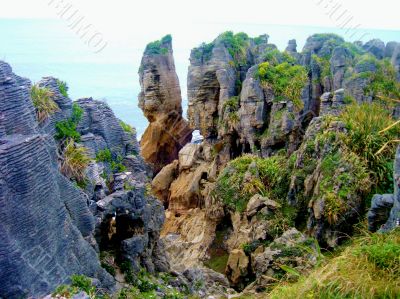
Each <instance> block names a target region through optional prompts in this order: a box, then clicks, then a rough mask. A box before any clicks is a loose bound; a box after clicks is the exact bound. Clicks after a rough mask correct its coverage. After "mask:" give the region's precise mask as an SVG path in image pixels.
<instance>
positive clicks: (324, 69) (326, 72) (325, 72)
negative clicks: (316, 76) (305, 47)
mask: <svg viewBox="0 0 400 299" xmlns="http://www.w3.org/2000/svg"><path fill="white" fill-rule="evenodd" d="M311 57H312V59H313V60H314V61H315V62H316V63H317V64H318V66H319V69H320V71H321V79H325V78H328V79H330V80H332V77H333V76H332V73H331V62H330V60H329V59H328V58H324V57H319V56H317V55H315V54H313V55H312V56H311Z"/></svg>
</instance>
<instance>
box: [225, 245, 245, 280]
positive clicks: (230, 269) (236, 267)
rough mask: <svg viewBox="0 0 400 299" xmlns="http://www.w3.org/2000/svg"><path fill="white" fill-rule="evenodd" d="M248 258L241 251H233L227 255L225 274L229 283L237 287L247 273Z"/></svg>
mask: <svg viewBox="0 0 400 299" xmlns="http://www.w3.org/2000/svg"><path fill="white" fill-rule="evenodd" d="M249 262H250V261H249V258H248V256H246V254H245V253H244V251H243V250H242V249H234V250H232V251H231V252H230V253H229V258H228V263H227V265H226V269H225V273H226V276H227V277H228V279H229V281H230V282H231V283H232V284H234V285H239V284H240V283H241V282H242V280H243V279H244V278H245V277H246V276H247V274H248V273H249V272H248V271H249Z"/></svg>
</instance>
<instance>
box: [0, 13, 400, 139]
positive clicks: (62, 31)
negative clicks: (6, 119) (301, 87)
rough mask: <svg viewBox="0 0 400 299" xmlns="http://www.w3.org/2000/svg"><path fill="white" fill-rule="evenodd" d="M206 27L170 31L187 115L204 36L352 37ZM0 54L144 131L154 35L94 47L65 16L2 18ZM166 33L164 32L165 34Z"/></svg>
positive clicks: (387, 33)
mask: <svg viewBox="0 0 400 299" xmlns="http://www.w3.org/2000/svg"><path fill="white" fill-rule="evenodd" d="M196 26H198V28H202V29H203V32H202V33H199V34H198V35H197V36H196V34H195V33H193V35H192V36H190V37H189V36H186V35H185V33H186V32H187V31H183V30H182V31H177V32H169V33H171V35H172V37H173V48H174V57H175V65H176V70H177V74H178V77H179V80H180V85H181V90H182V98H183V107H184V116H186V110H187V109H186V108H187V95H186V76H187V68H188V66H189V56H190V50H191V49H192V48H193V47H196V46H198V45H199V44H201V42H210V41H212V40H213V39H214V38H215V37H216V36H218V34H220V33H222V32H224V31H226V30H232V31H234V32H241V31H242V32H246V33H247V34H248V35H249V36H258V35H260V34H268V35H269V36H270V42H271V43H274V44H276V45H277V46H278V48H279V49H280V50H284V49H285V47H286V45H287V42H288V40H290V39H293V38H295V39H296V41H297V45H298V47H297V50H298V51H301V49H302V47H303V46H304V43H305V41H306V39H307V37H308V36H310V35H311V34H313V33H327V32H329V33H336V34H339V35H341V36H343V37H344V38H345V39H346V40H348V41H354V39H353V40H352V38H351V37H348V36H346V34H345V31H344V30H343V29H340V28H334V27H332V28H329V27H313V26H288V25H265V24H259V25H254V24H251V25H249V24H219V23H209V24H197V25H196ZM358 30H359V32H360V34H359V35H357V34H355V38H356V37H357V36H361V33H362V32H368V35H367V36H366V37H365V40H363V42H365V41H367V40H370V39H372V38H379V39H381V40H383V41H384V42H385V43H386V42H389V41H399V40H400V39H399V37H400V31H397V30H379V29H358ZM0 35H1V36H2V46H1V47H0V60H4V61H6V62H7V63H9V64H10V65H11V66H12V68H13V71H14V72H15V73H16V74H18V75H20V76H23V77H27V78H29V79H30V80H32V82H33V83H35V82H37V81H39V80H40V79H41V78H42V77H46V76H53V77H57V78H59V79H61V80H63V81H66V82H67V83H68V85H69V95H70V97H71V99H72V100H77V99H79V98H83V97H93V98H94V99H98V100H103V101H105V102H107V103H108V104H109V105H110V107H111V108H112V109H113V111H114V113H115V115H116V116H117V117H118V118H120V119H121V120H123V121H124V122H126V123H129V124H130V125H132V126H134V127H135V128H136V129H137V132H138V136H141V135H142V133H143V132H144V130H145V128H146V126H147V120H146V118H145V117H144V116H143V113H142V111H141V110H140V109H139V108H138V105H137V104H138V99H137V96H138V94H139V92H140V85H139V76H138V69H139V65H140V61H141V56H142V53H143V51H144V48H145V46H146V44H147V43H149V42H151V41H153V40H154V38H153V36H151V37H150V36H142V35H140V34H138V33H132V34H131V33H127V34H126V35H120V36H117V37H107V42H108V44H107V47H106V48H105V49H104V50H103V51H101V52H100V53H94V52H93V51H92V49H90V48H89V47H87V45H85V43H84V41H82V40H81V39H80V38H79V37H78V36H77V35H76V34H75V33H74V32H73V31H72V30H70V28H68V26H67V24H66V23H65V22H64V21H63V20H58V19H49V20H39V19H0ZM163 35H164V33H160V36H159V38H161V37H162V36H163Z"/></svg>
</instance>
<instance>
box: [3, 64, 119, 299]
mask: <svg viewBox="0 0 400 299" xmlns="http://www.w3.org/2000/svg"><path fill="white" fill-rule="evenodd" d="M29 91H30V83H29V81H28V80H25V79H21V78H19V77H18V76H15V75H14V74H13V73H12V71H11V68H10V67H9V65H7V64H6V63H4V62H0V114H1V115H2V117H1V118H0V177H1V179H0V206H1V212H0V269H1V271H0V297H4V298H21V297H26V296H40V295H44V294H46V293H49V292H51V291H52V290H53V289H54V288H55V287H56V286H58V285H59V284H61V283H65V282H67V281H68V279H69V277H70V276H71V275H72V274H85V275H87V276H89V277H92V278H97V279H99V280H100V281H101V284H102V285H103V286H104V287H111V286H112V285H113V279H112V277H111V276H110V275H109V274H108V273H107V272H106V271H105V270H104V269H102V268H101V267H100V262H99V260H98V258H97V254H96V252H95V250H94V249H93V248H92V247H91V246H90V244H89V243H88V242H87V241H86V240H85V238H87V239H88V240H89V239H90V238H91V235H92V233H93V230H94V219H93V216H92V214H91V213H90V211H89V208H88V206H87V197H86V196H85V195H84V193H83V192H81V191H79V190H78V189H77V188H75V187H74V185H73V184H72V183H71V182H70V181H69V180H67V179H66V178H65V177H63V176H62V175H61V174H60V173H59V172H58V169H57V163H56V161H55V160H54V156H55V154H54V153H55V150H56V147H55V143H54V140H53V138H52V137H50V136H48V135H45V134H41V131H40V130H39V128H38V124H37V122H36V120H35V112H34V111H35V110H34V107H33V106H32V103H31V100H30V96H29Z"/></svg>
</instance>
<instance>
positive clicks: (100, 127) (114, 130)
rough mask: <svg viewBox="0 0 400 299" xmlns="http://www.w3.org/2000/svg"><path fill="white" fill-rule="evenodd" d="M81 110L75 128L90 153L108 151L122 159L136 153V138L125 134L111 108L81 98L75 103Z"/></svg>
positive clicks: (104, 104) (131, 134)
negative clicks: (80, 116)
mask: <svg viewBox="0 0 400 299" xmlns="http://www.w3.org/2000/svg"><path fill="white" fill-rule="evenodd" d="M76 103H77V104H78V105H79V107H81V108H82V110H83V115H82V119H81V121H80V122H79V124H78V126H77V130H78V132H80V133H81V135H82V141H81V142H82V144H83V145H84V146H85V147H87V148H88V149H90V151H91V153H92V154H94V156H95V153H97V152H98V151H99V150H104V149H109V150H110V151H111V152H112V153H113V154H114V155H121V156H122V157H124V156H126V155H129V154H132V153H135V154H138V152H137V150H138V149H137V148H136V147H137V145H136V144H135V143H136V136H135V134H134V133H129V132H125V131H124V130H123V129H122V127H121V125H120V124H119V120H118V119H117V118H116V117H115V115H114V112H113V111H112V110H111V108H110V107H109V106H108V105H107V104H106V103H104V102H102V101H96V100H93V99H92V98H83V99H79V100H77V101H76Z"/></svg>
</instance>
